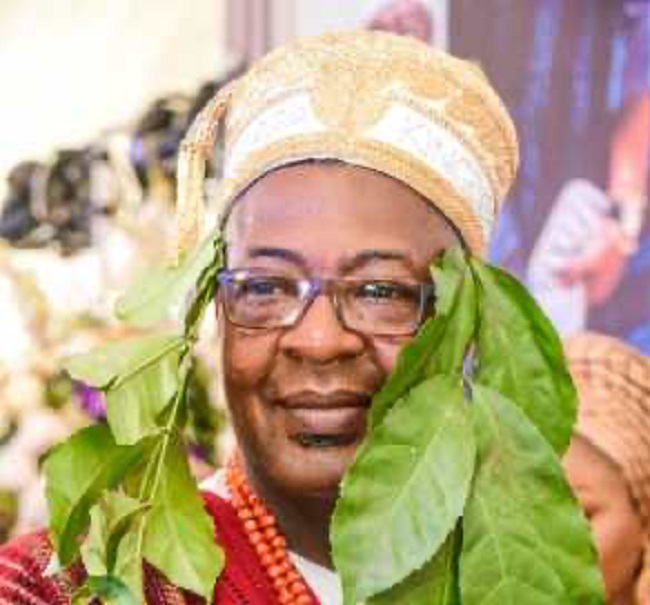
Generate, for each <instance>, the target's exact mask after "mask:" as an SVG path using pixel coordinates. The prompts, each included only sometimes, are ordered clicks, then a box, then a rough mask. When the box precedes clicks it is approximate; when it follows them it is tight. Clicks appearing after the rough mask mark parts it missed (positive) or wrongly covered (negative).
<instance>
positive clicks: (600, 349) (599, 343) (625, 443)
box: [565, 333, 650, 538]
mask: <svg viewBox="0 0 650 605" xmlns="http://www.w3.org/2000/svg"><path fill="white" fill-rule="evenodd" d="M565 351H566V354H567V358H568V362H569V369H570V371H571V376H572V377H573V380H574V382H575V384H576V387H577V389H578V396H579V399H580V404H579V408H578V423H577V425H576V429H575V430H576V432H577V433H578V434H580V435H582V436H583V437H584V438H585V439H587V441H589V442H591V443H592V444H593V445H594V446H596V447H597V448H598V449H600V450H601V451H602V452H603V453H604V454H606V455H607V456H608V457H609V458H610V460H612V461H613V462H615V463H616V464H617V465H618V467H619V468H620V469H621V471H622V473H623V475H624V477H625V479H626V481H627V483H628V486H629V489H630V492H631V493H632V495H633V496H634V499H635V501H636V505H637V508H638V511H639V514H640V517H641V520H642V521H643V524H644V526H645V529H646V533H647V535H648V537H649V538H650V359H648V358H647V357H644V356H643V355H642V354H641V353H640V352H639V351H638V350H637V349H634V348H633V347H631V346H629V345H627V344H625V343H623V342H621V341H620V340H618V339H616V338H612V337H610V336H605V335H602V334H595V333H583V334H579V335H576V336H574V337H572V338H570V339H569V340H568V341H567V343H566V344H565Z"/></svg>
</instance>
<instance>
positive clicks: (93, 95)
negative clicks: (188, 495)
mask: <svg viewBox="0 0 650 605" xmlns="http://www.w3.org/2000/svg"><path fill="white" fill-rule="evenodd" d="M360 27H363V28H376V29H385V30H388V31H392V32H395V33H398V34H402V35H410V36H415V37H417V38H419V39H421V40H423V41H424V42H426V43H428V44H431V45H435V46H437V47H440V48H446V49H448V50H450V51H451V52H453V53H455V54H457V55H460V56H462V57H465V58H468V59H471V60H473V61H475V62H477V63H478V64H479V65H481V67H482V68H483V69H484V70H485V72H486V74H487V75H488V77H489V78H490V79H491V80H492V81H493V83H494V85H495V86H496V88H497V89H498V90H499V92H500V93H501V95H502V97H503V99H504V102H505V103H506V104H507V105H508V107H509V109H510V110H511V112H512V114H513V117H514V119H515V122H516V123H517V127H518V130H519V134H520V138H521V147H522V164H521V170H520V174H519V178H518V181H517V183H516V185H515V187H514V188H513V190H512V192H511V194H510V196H509V200H508V201H507V204H506V210H505V212H504V214H503V217H502V219H501V221H500V223H499V227H498V231H497V233H496V236H495V238H494V241H493V245H492V250H491V257H492V260H493V261H494V262H497V263H499V264H501V265H503V266H504V267H506V268H507V269H509V270H510V271H512V272H514V273H515V274H516V275H517V276H518V277H519V278H520V279H522V280H523V281H524V282H526V284H527V285H528V286H529V287H530V288H531V289H532V291H533V293H534V294H535V296H536V297H537V298H538V300H539V302H540V303H541V304H542V305H543V306H544V308H545V309H546V311H547V312H548V313H549V315H550V316H551V318H552V319H553V321H554V322H555V323H556V325H557V326H558V328H559V329H560V330H561V331H562V333H563V334H564V335H571V334H573V333H576V332H580V331H583V330H585V329H590V330H597V331H600V332H605V333H608V334H613V335H615V336H617V337H619V338H622V339H624V340H626V341H628V342H631V343H632V344H634V345H635V346H637V347H639V348H640V349H642V350H643V351H644V353H646V354H650V221H649V220H648V214H649V212H650V209H649V207H648V181H649V173H650V171H649V170H648V167H649V165H650V3H649V2H648V1H647V0H573V1H572V2H566V1H564V0H481V2H476V0H429V1H425V0H372V1H370V0H368V1H365V0H358V1H354V2H351V1H350V0H327V1H325V0H190V1H189V2H187V1H186V2H180V1H179V0H162V1H161V0H157V1H156V2H154V1H153V0H137V1H135V2H134V1H133V0H110V1H109V0H83V1H82V0H59V1H57V2H55V3H54V2H51V1H50V0H31V1H30V2H28V3H27V2H19V1H18V0H3V2H2V3H1V4H0V72H1V73H3V74H5V75H4V86H3V93H2V105H1V107H2V109H3V111H2V113H1V114H0V132H2V133H3V135H4V136H3V145H2V146H0V322H1V332H0V334H1V335H2V337H1V338H0V540H3V539H5V538H6V537H7V536H9V535H10V534H12V533H14V532H19V531H24V530H26V529H29V528H31V527H34V526H39V525H42V524H43V522H44V503H43V497H42V484H41V480H40V475H39V464H40V461H41V460H42V457H43V455H44V454H45V453H46V452H47V451H48V449H49V448H50V447H51V446H52V444H54V443H56V442H57V441H59V440H61V439H62V438H63V437H65V436H66V435H67V434H68V433H70V432H71V431H73V430H75V429H76V428H78V427H79V426H82V425H84V424H87V423H89V422H96V421H101V419H102V417H103V400H102V396H101V394H100V393H97V392H94V391H93V390H92V389H90V388H88V387H87V386H85V385H82V384H74V383H72V382H71V381H70V380H69V379H68V378H67V376H66V375H65V374H64V373H62V372H61V369H60V359H61V357H62V356H65V355H68V354H71V353H74V352H78V351H81V350H86V349H87V348H88V347H89V346H92V345H94V344H99V343H102V342H106V341H109V340H111V339H114V338H119V337H122V336H124V335H125V334H126V330H125V328H123V327H121V326H119V325H118V324H117V323H116V322H115V321H114V319H113V317H112V308H113V304H114V301H115V299H116V296H117V295H118V293H119V292H120V291H121V290H122V289H123V288H124V287H125V285H126V284H128V283H129V282H130V281H131V280H133V279H134V278H136V276H137V274H138V272H139V271H141V270H143V268H144V267H146V266H147V265H148V264H150V263H152V262H154V261H156V260H158V259H160V258H161V256H162V255H164V254H165V252H166V248H165V245H166V241H167V240H168V239H169V236H170V234H171V229H172V218H173V211H174V187H175V183H174V167H175V161H176V155H177V150H178V145H179V142H180V140H181V138H182V136H183V134H184V132H185V130H186V129H187V127H188V125H189V123H190V122H191V120H192V118H193V116H194V115H195V114H196V112H197V111H198V109H199V108H200V107H201V106H202V105H203V104H204V103H205V102H206V101H207V100H208V99H209V98H210V97H211V96H212V95H213V94H214V93H215V92H216V91H217V90H218V89H219V88H220V87H221V86H223V85H224V84H225V83H227V82H228V81H229V80H230V79H232V78H233V77H236V76H237V74H238V73H240V72H241V71H242V70H243V69H245V68H246V66H247V65H249V64H250V62H251V61H253V60H254V59H255V58H257V57H259V56H260V55H262V54H263V53H265V52H266V51H267V50H269V49H271V48H273V47H274V46H276V45H278V44H280V43H282V42H284V41H286V40H288V39H291V38H293V37H296V36H301V35H309V34H315V33H320V32H323V31H327V30H332V29H348V28H360ZM488 32H489V35H486V33H488ZM215 157H216V162H215V166H214V167H213V170H212V173H211V175H210V181H209V185H208V187H214V186H215V185H216V184H217V183H218V179H219V166H218V158H219V152H218V150H217V152H216V154H215ZM212 344H213V341H212V340H211V336H210V333H209V329H208V336H207V338H205V339H204V343H203V344H202V346H201V347H200V348H199V349H200V350H199V351H198V353H197V355H198V358H199V366H200V368H201V371H200V372H199V373H198V376H197V380H196V384H195V385H194V387H193V389H194V391H193V392H194V395H195V401H196V409H197V410H199V412H198V421H197V423H196V425H197V429H196V431H195V434H194V435H193V441H194V444H193V446H192V451H191V453H192V456H193V459H194V460H195V469H196V473H197V475H198V476H204V475H205V474H207V473H209V472H210V469H211V468H212V465H213V464H215V463H216V462H217V461H216V460H215V454H214V448H212V443H213V441H214V439H215V436H216V435H218V434H220V433H221V432H223V429H224V425H225V421H224V417H223V413H222V411H220V410H222V406H221V405H220V402H219V401H218V399H219V397H218V393H217V392H216V387H215V384H214V382H215V381H214V374H215V371H216V370H215V361H214V355H213V349H212ZM217 451H218V450H217Z"/></svg>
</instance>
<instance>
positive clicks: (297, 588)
mask: <svg viewBox="0 0 650 605" xmlns="http://www.w3.org/2000/svg"><path fill="white" fill-rule="evenodd" d="M289 591H290V592H291V594H294V595H296V596H298V595H301V594H307V587H306V586H305V584H304V582H301V581H300V580H298V581H297V582H292V583H291V584H289Z"/></svg>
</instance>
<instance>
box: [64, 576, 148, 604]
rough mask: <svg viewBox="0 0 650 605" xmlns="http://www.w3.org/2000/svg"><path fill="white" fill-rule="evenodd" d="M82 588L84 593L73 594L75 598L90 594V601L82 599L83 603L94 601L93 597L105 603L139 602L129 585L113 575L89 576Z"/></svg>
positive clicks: (85, 596) (83, 597) (84, 597)
mask: <svg viewBox="0 0 650 605" xmlns="http://www.w3.org/2000/svg"><path fill="white" fill-rule="evenodd" d="M84 589H85V592H84V593H82V594H80V595H76V596H75V598H77V599H79V598H82V599H87V598H88V596H90V597H91V599H90V601H82V602H84V603H87V602H88V603H92V602H96V601H95V600H94V599H95V598H99V599H101V602H102V603H106V604H107V605H138V603H141V601H140V600H139V599H136V597H134V595H133V593H132V592H131V591H130V590H129V587H128V586H126V584H124V583H123V582H122V581H121V580H120V579H119V578H116V577H114V576H90V577H89V578H88V579H87V580H86V583H85V586H84ZM73 605H75V601H73Z"/></svg>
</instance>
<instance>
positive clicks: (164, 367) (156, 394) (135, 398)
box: [106, 340, 184, 445]
mask: <svg viewBox="0 0 650 605" xmlns="http://www.w3.org/2000/svg"><path fill="white" fill-rule="evenodd" d="M183 344H184V343H183V341H182V340H177V341H176V342H175V343H174V344H173V348H171V347H169V348H168V347H166V348H161V350H160V352H159V353H158V355H152V357H151V359H150V360H149V362H148V365H147V366H142V367H140V369H139V370H138V371H137V372H134V373H133V374H131V375H128V376H124V377H120V378H118V379H117V381H116V382H115V386H111V387H110V388H109V390H108V392H107V394H106V417H107V420H108V423H109V424H110V426H111V430H112V431H113V434H114V435H115V440H116V441H117V442H118V443H119V444H121V445H129V444H132V443H135V442H137V441H139V440H140V439H142V438H143V437H146V436H147V435H152V434H154V433H156V432H158V431H159V430H160V429H161V427H160V423H159V417H160V414H161V412H162V411H163V409H164V408H165V407H166V406H167V404H168V403H169V402H170V401H171V399H172V397H173V396H174V394H175V393H176V391H177V390H178V388H179V376H178V368H179V363H180V359H181V355H182V353H183ZM152 353H153V351H152Z"/></svg>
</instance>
